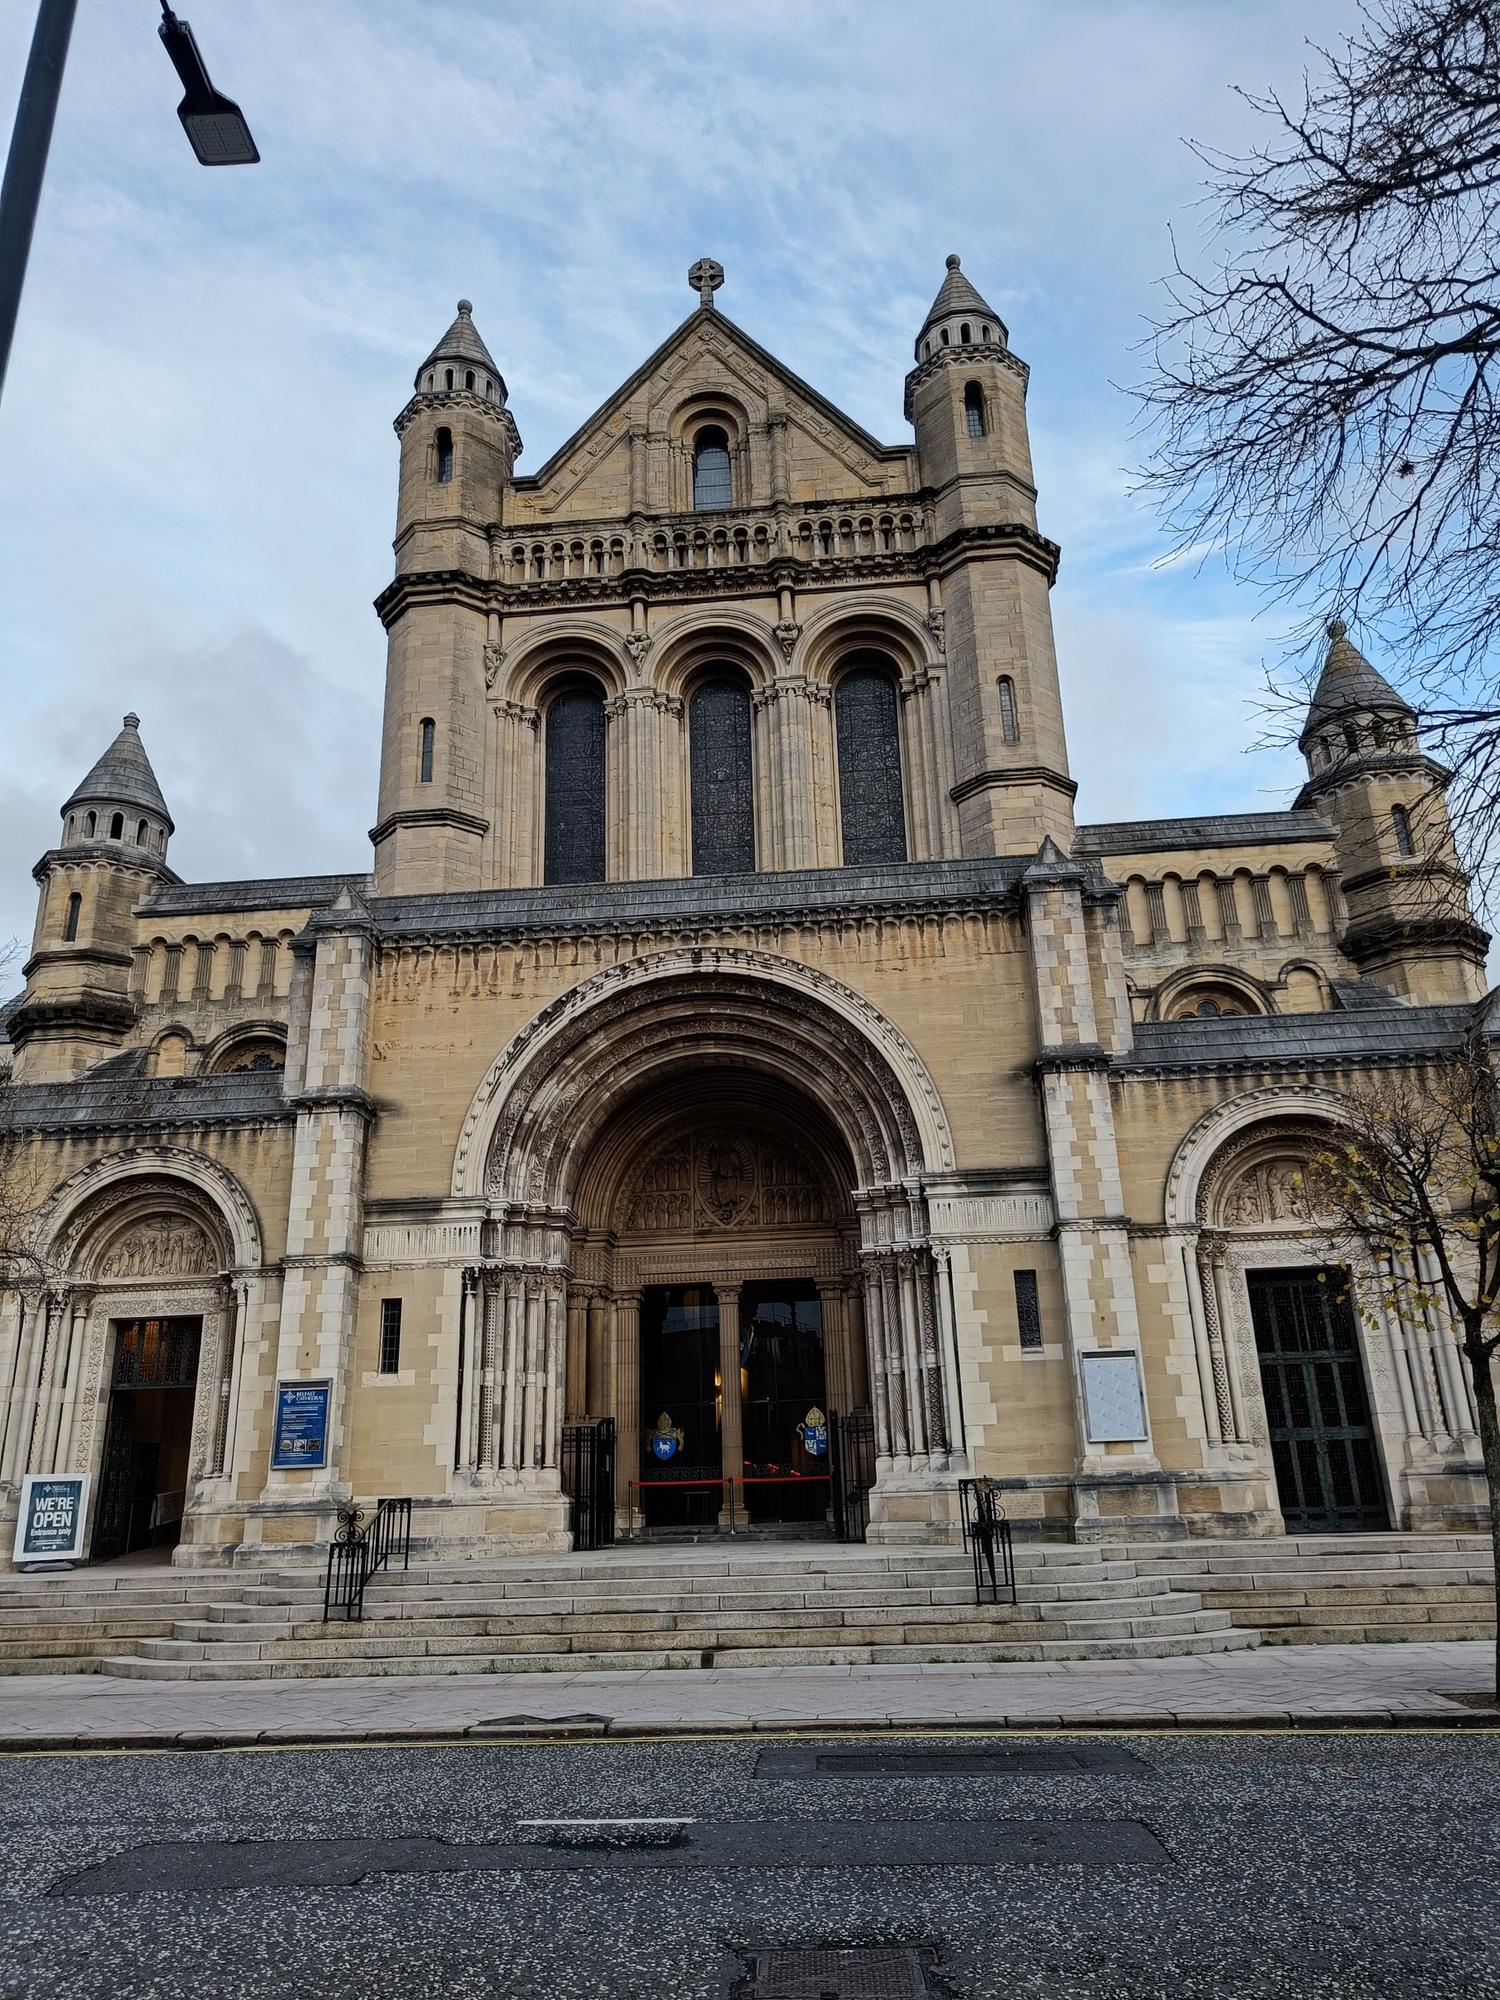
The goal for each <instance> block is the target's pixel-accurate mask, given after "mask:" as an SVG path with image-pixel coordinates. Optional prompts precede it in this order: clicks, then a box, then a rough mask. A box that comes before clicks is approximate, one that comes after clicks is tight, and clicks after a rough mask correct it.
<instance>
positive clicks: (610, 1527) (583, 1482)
mask: <svg viewBox="0 0 1500 2000" xmlns="http://www.w3.org/2000/svg"><path fill="white" fill-rule="evenodd" d="M562 1476H563V1491H564V1492H565V1493H566V1494H567V1495H568V1498H569V1500H570V1501H571V1503H572V1506H571V1511H570V1519H569V1526H570V1527H571V1528H572V1530H573V1546H574V1548H575V1549H604V1548H608V1547H609V1545H610V1543H611V1542H612V1541H613V1540H614V1538H615V1420H614V1418H613V1417H600V1418H599V1419H598V1420H597V1421H596V1422H594V1423H591V1424H564V1425H563V1436H562Z"/></svg>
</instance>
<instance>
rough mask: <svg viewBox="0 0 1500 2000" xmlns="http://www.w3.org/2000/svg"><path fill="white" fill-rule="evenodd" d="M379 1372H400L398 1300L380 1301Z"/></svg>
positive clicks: (386, 1373)
mask: <svg viewBox="0 0 1500 2000" xmlns="http://www.w3.org/2000/svg"><path fill="white" fill-rule="evenodd" d="M380 1372H381V1374H382V1375H399V1374H400V1372H401V1301H400V1299H382V1300H381V1301H380Z"/></svg>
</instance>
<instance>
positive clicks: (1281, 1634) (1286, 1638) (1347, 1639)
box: [1260, 1619, 1495, 1646]
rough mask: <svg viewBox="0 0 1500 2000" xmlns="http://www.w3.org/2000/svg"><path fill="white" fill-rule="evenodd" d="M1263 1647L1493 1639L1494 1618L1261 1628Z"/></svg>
mask: <svg viewBox="0 0 1500 2000" xmlns="http://www.w3.org/2000/svg"><path fill="white" fill-rule="evenodd" d="M1260 1637H1261V1643H1262V1644H1263V1645H1266V1646H1397V1645H1401V1644H1404V1643H1405V1642H1407V1641H1409V1640H1413V1639H1420V1640H1421V1641H1422V1642H1423V1643H1424V1644H1426V1645H1436V1644H1437V1643H1438V1642H1439V1641H1440V1640H1460V1639H1481V1640H1490V1641H1493V1639H1494V1637H1495V1624H1494V1620H1493V1619H1488V1620H1469V1619H1455V1620H1452V1621H1446V1620H1445V1621H1442V1622H1434V1623H1432V1624H1429V1625H1380V1624H1374V1623H1371V1624H1369V1625H1279V1626H1274V1627H1270V1626H1268V1627H1264V1628H1262V1630H1261V1634H1260Z"/></svg>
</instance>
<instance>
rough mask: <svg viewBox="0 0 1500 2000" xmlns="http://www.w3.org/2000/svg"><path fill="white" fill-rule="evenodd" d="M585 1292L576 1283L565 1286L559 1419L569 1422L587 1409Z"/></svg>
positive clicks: (586, 1308)
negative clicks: (564, 1345) (564, 1344)
mask: <svg viewBox="0 0 1500 2000" xmlns="http://www.w3.org/2000/svg"><path fill="white" fill-rule="evenodd" d="M589 1296H590V1295H589V1294H588V1293H587V1292H586V1291H584V1290H582V1289H581V1287H579V1286H577V1285H571V1286H569V1288H568V1342H567V1358H566V1365H565V1367H564V1370H563V1379H564V1382H565V1384H566V1387H565V1390H564V1396H563V1418H564V1421H565V1422H567V1423H573V1422H574V1421H576V1419H577V1418H579V1417H581V1416H583V1415H585V1414H586V1412H587V1410H588V1394H589V1391H588V1368H589V1347H588V1326H589Z"/></svg>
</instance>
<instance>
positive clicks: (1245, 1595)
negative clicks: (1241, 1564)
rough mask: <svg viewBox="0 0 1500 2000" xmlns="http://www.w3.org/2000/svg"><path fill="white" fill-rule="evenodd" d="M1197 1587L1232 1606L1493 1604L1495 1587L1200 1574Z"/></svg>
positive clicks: (1210, 1598) (1209, 1601) (1205, 1596)
mask: <svg viewBox="0 0 1500 2000" xmlns="http://www.w3.org/2000/svg"><path fill="white" fill-rule="evenodd" d="M1193 1587H1194V1589H1195V1591H1196V1592H1197V1594H1198V1596H1199V1597H1201V1598H1202V1599H1203V1602H1204V1603H1205V1604H1217V1605H1224V1606H1226V1607H1227V1608H1229V1609H1230V1610H1239V1609H1242V1608H1248V1607H1250V1606H1262V1605H1263V1606H1266V1607H1268V1608H1269V1607H1271V1606H1283V1605H1306V1604H1345V1605H1351V1604H1352V1605H1361V1604H1364V1605H1369V1604H1377V1605H1378V1604H1435V1605H1443V1604H1449V1605H1454V1606H1458V1605H1468V1604H1477V1605H1493V1603H1494V1601H1495V1590H1494V1585H1493V1584H1488V1583H1444V1584H1428V1583H1413V1584H1399V1583H1398V1584H1367V1583H1351V1584H1344V1585H1341V1586H1338V1587H1336V1588H1333V1589H1327V1588H1323V1587H1322V1586H1319V1587H1318V1588H1316V1589H1313V1588H1308V1589H1292V1588H1290V1587H1289V1586H1288V1585H1286V1584H1280V1583H1277V1584H1267V1585H1264V1586H1263V1587H1261V1588H1260V1589H1258V1590H1257V1589H1245V1588H1242V1587H1241V1586H1240V1585H1238V1584H1236V1585H1234V1586H1233V1587H1232V1588H1226V1587H1225V1584H1224V1582H1223V1580H1222V1579H1221V1578H1219V1577H1212V1576H1211V1577H1199V1578H1197V1579H1196V1580H1195V1582H1194V1586H1193Z"/></svg>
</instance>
